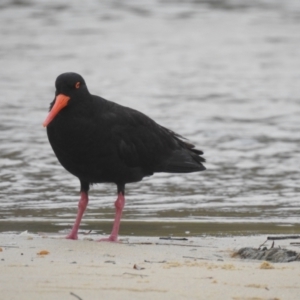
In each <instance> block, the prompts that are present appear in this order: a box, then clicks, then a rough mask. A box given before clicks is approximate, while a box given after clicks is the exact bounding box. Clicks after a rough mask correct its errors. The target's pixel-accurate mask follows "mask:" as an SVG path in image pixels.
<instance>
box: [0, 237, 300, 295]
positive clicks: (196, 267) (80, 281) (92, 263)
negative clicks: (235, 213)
mask: <svg viewBox="0 0 300 300" xmlns="http://www.w3.org/2000/svg"><path fill="white" fill-rule="evenodd" d="M97 238H99V236H97V237H96V236H94V235H81V236H80V239H79V240H78V241H70V240H65V239H62V237H60V236H57V235H56V236H54V235H53V236H51V235H43V234H39V235H34V234H28V233H23V234H20V235H16V234H5V233H3V234H0V247H1V249H2V251H1V252H0V263H1V273H0V282H1V298H2V299H74V300H76V299H82V300H86V299H234V300H238V299H239V300H246V299H247V300H254V299H255V300H259V299H264V300H267V299H268V300H270V299H274V300H275V299H281V300H283V299H285V300H286V299H293V300H294V299H297V298H298V297H299V292H300V291H299V290H300V285H299V279H300V264H299V263H298V262H292V263H267V262H263V261H253V260H252V261H251V260H241V259H239V258H236V257H232V253H233V252H234V251H236V250H238V249H239V248H241V247H258V246H259V245H261V244H262V243H263V242H264V241H265V240H266V236H250V237H249V236H247V237H240V236H233V237H224V238H223V237H192V238H188V240H174V241H170V240H160V239H159V238H154V237H150V238H147V237H129V238H127V237H123V238H122V239H121V242H120V243H103V242H102V243H97V242H95V241H93V240H95V239H97ZM290 242H291V241H290V240H282V241H278V242H276V246H280V247H282V248H288V249H291V250H295V251H299V247H298V248H297V247H295V246H294V247H293V246H291V245H290ZM270 245H271V243H269V244H267V246H268V247H270Z"/></svg>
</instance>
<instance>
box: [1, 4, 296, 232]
mask: <svg viewBox="0 0 300 300" xmlns="http://www.w3.org/2000/svg"><path fill="white" fill-rule="evenodd" d="M0 38H1V46H0V65H1V69H0V90H1V94H0V231H23V230H32V231H35V232H37V231H54V232H57V231H62V232H65V231H67V230H68V229H70V227H71V225H72V223H73V221H74V219H75V215H76V211H77V202H78V199H79V182H78V179H77V178H75V177H73V176H72V175H70V174H69V173H68V172H67V171H65V170H64V169H63V167H62V166H60V164H59V163H58V161H57V159H56V157H55V155H54V153H53V151H52V149H51V147H50V145H49V142H48V139H47V135H46V130H45V129H44V128H43V127H42V122H43V120H44V119H45V117H46V115H47V112H48V107H49V103H50V102H51V101H52V100H53V97H54V81H55V79H56V77H57V76H58V75H59V74H61V73H63V72H69V71H73V72H77V73H80V74H81V75H82V76H83V77H84V78H85V80H86V83H87V85H88V88H89V90H90V92H91V93H92V94H96V95H101V96H102V97H104V98H106V99H109V100H111V101H115V102H117V103H119V104H122V105H125V106H130V107H132V108H135V109H137V110H140V111H142V112H143V113H145V114H147V115H148V116H150V117H151V118H153V119H154V120H155V121H156V122H158V123H159V124H161V125H163V126H166V127H168V128H170V129H172V130H173V131H175V132H177V133H179V134H181V135H183V136H185V137H186V138H187V139H188V140H190V141H191V142H193V143H194V144H195V145H197V147H198V148H199V149H202V150H203V151H204V153H205V155H204V156H205V158H206V159H207V163H206V164H205V165H206V167H207V170H206V171H205V172H201V173H193V174H186V175H182V174H178V175H177V174H175V175H174V174H156V175H155V176H152V177H150V178H145V179H144V180H143V181H142V182H139V183H135V184H129V185H127V186H126V206H125V209H124V214H123V222H122V225H121V234H134V235H138V234H140V235H171V234H173V235H203V234H223V235H229V234H232V233H235V234H237V233H240V234H254V233H278V232H285V233H293V232H299V230H300V221H299V216H300V201H299V192H300V187H299V186H300V184H299V183H300V178H299V168H300V150H299V149H300V88H299V87H300V85H299V83H300V52H299V49H300V4H299V1H297V0H293V1H292V0H289V1H275V0H274V1H271V0H269V1H267V0H258V1H251V4H249V3H248V4H245V1H242V0H236V1H226V0H224V1H221V0H220V1H218V0H212V1H208V0H207V1H196V0H195V1H158V0H156V1H155V0H153V1H152V0H151V1H150V0H148V1H143V2H141V1H129V0H127V1H108V0H107V1H96V0H91V1H87V2H83V1H77V0H75V1H72V2H70V1H58V0H54V1H38V0H24V1H20V0H14V1H12V0H11V1H8V0H7V1H2V2H1V4H0ZM115 198H116V187H115V186H114V185H113V184H101V185H100V184H99V185H94V186H93V187H92V189H91V192H90V203H89V206H88V209H87V211H86V214H85V216H84V219H83V222H82V229H84V230H94V231H95V232H100V233H108V232H109V231H110V228H111V225H112V220H113V216H114V205H113V203H114V201H115Z"/></svg>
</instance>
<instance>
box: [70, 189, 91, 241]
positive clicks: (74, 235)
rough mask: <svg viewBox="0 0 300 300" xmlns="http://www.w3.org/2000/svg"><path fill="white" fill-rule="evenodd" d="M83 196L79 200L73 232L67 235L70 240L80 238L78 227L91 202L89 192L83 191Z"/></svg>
mask: <svg viewBox="0 0 300 300" xmlns="http://www.w3.org/2000/svg"><path fill="white" fill-rule="evenodd" d="M80 195H81V197H80V200H79V202H78V211H77V217H76V220H75V223H74V225H73V228H72V230H71V232H70V233H69V234H68V235H67V237H66V238H67V239H70V240H77V239H78V235H77V233H78V229H79V225H80V222H81V219H82V216H83V213H84V211H85V209H86V207H87V205H88V202H89V197H88V193H87V192H81V193H80Z"/></svg>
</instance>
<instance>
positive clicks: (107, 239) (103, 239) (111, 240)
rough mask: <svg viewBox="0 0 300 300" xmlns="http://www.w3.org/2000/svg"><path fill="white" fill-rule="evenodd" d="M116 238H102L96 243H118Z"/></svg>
mask: <svg viewBox="0 0 300 300" xmlns="http://www.w3.org/2000/svg"><path fill="white" fill-rule="evenodd" d="M118 241H119V240H118V237H117V236H112V235H111V236H109V237H108V238H102V239H100V240H98V241H97V242H118Z"/></svg>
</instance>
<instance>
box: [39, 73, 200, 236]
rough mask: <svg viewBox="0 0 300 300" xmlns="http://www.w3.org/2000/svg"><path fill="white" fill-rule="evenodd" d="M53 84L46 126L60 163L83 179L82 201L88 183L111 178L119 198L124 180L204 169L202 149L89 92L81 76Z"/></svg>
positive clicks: (64, 77)
mask: <svg viewBox="0 0 300 300" xmlns="http://www.w3.org/2000/svg"><path fill="white" fill-rule="evenodd" d="M55 86H56V93H55V99H54V100H53V102H52V103H51V105H50V113H49V115H48V118H47V119H46V120H45V122H44V126H47V134H48V138H49V142H50V144H51V146H52V148H53V150H54V152H55V154H56V156H57V158H58V160H59V162H60V163H61V164H62V165H63V167H64V168H65V169H66V170H68V171H69V172H70V173H72V174H73V175H75V176H76V177H78V178H79V180H80V182H81V193H82V197H81V202H86V204H87V201H88V196H87V192H88V189H89V185H90V184H92V183H105V182H113V183H115V184H116V185H117V186H118V194H119V195H121V196H120V197H121V198H122V196H123V197H124V193H125V184H127V183H130V182H137V181H140V180H142V179H143V177H145V176H150V175H153V174H154V173H156V172H168V173H190V172H197V171H203V170H205V167H204V166H203V165H202V163H203V162H204V161H205V160H204V158H203V157H201V156H200V155H202V154H203V152H202V151H201V150H198V149H196V148H195V147H194V145H193V144H190V143H188V142H187V141H185V140H184V138H183V137H181V136H180V135H178V134H176V133H174V132H173V131H171V130H169V129H167V128H165V127H163V126H160V125H159V124H157V123H156V122H154V121H153V120H152V119H150V118H149V117H147V116H146V115H144V114H142V113H141V112H139V111H136V110H134V109H131V108H128V107H124V106H121V105H119V104H116V103H114V102H111V101H108V100H105V99H103V98H101V97H98V96H95V95H91V94H90V93H89V91H88V89H87V86H86V84H85V81H84V79H83V78H82V77H81V76H80V75H78V74H76V73H64V74H61V75H60V76H58V77H57V79H56V82H55ZM62 99H63V100H62ZM60 101H61V103H60V104H59V102H60ZM85 197H86V201H85V200H83V201H82V198H85ZM118 198H119V197H118ZM117 201H118V199H117ZM117 201H116V202H117ZM119 202H120V201H119ZM121 202H122V199H121ZM123 202H124V201H123ZM123 206H124V205H123ZM85 207H86V205H85ZM85 207H84V209H85ZM116 208H117V207H116ZM121 213H122V211H121ZM82 214H83V212H82ZM75 223H76V222H75ZM79 223H80V220H79ZM77 225H78V226H79V224H77ZM74 226H75V225H74ZM78 226H77V227H78ZM73 229H74V227H73ZM77 230H78V228H77ZM77 230H72V231H73V234H70V235H69V238H74V239H75V238H77ZM75 231H76V232H75ZM116 234H117V233H116ZM116 239H117V237H113V238H112V235H111V236H110V238H109V240H116Z"/></svg>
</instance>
